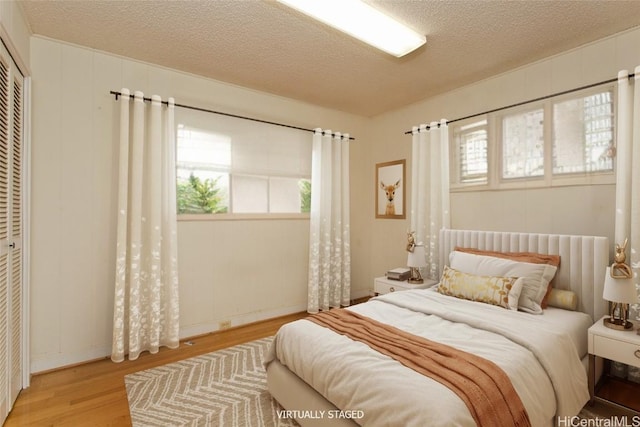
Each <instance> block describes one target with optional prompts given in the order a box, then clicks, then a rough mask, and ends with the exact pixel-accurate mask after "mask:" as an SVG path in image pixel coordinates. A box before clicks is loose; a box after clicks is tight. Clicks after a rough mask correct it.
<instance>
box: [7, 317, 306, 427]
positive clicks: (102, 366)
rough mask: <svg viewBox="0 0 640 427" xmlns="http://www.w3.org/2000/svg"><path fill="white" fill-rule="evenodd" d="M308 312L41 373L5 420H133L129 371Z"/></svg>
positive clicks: (232, 341) (262, 331)
mask: <svg viewBox="0 0 640 427" xmlns="http://www.w3.org/2000/svg"><path fill="white" fill-rule="evenodd" d="M306 315H307V313H298V314H292V315H289V316H283V317H279V318H275V319H270V320H266V321H263V322H257V323H253V324H251V325H245V326H239V327H236V328H231V329H227V330H224V331H218V332H214V333H211V334H208V335H203V336H201V337H196V338H192V339H190V340H186V341H191V342H192V344H191V345H189V344H187V343H186V341H185V342H181V343H180V347H179V348H178V349H176V350H167V349H162V350H161V351H160V352H158V353H157V354H153V355H152V354H148V353H144V354H142V355H141V356H140V357H139V358H138V359H137V360H134V361H128V360H127V361H124V362H122V363H113V362H111V360H109V359H103V360H99V361H96V362H91V363H86V364H82V365H78V366H74V367H70V368H65V369H60V370H56V371H54V372H49V373H44V374H39V375H35V376H34V377H33V378H32V379H31V387H29V388H28V389H26V390H23V391H22V393H21V394H20V396H19V397H18V400H17V401H16V403H15V405H14V407H13V410H12V411H11V414H9V417H8V419H7V421H6V423H5V424H4V426H6V427H12V426H74V427H75V426H87V425H90V426H128V425H130V424H131V420H130V417H129V404H128V403H127V393H126V390H125V387H124V377H125V375H127V374H130V373H133V372H137V371H141V370H144V369H149V368H154V367H156V366H160V365H164V364H167V363H172V362H176V361H178V360H182V359H187V358H189V357H194V356H199V355H201V354H205V353H210V352H212V351H216V350H219V349H221V348H226V347H231V346H234V345H237V344H241V343H244V342H248V341H253V340H256V339H259V338H264V337H268V336H271V335H274V334H275V333H276V331H277V330H278V329H279V328H280V326H282V325H283V324H285V323H288V322H291V321H293V320H297V319H300V318H303V317H305V316H306Z"/></svg>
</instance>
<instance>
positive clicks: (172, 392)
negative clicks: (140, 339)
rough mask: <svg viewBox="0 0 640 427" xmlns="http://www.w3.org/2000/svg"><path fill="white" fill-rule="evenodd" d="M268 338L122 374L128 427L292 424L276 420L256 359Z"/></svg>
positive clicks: (259, 360)
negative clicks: (128, 420) (131, 424)
mask: <svg viewBox="0 0 640 427" xmlns="http://www.w3.org/2000/svg"><path fill="white" fill-rule="evenodd" d="M272 340H273V337H268V338H263V339H260V340H257V341H252V342H248V343H246V344H241V345H237V346H234V347H230V348H227V349H224V350H219V351H215V352H213V353H209V354H205V355H202V356H198V357H194V358H191V359H186V360H182V361H180V362H175V363H171V364H168V365H164V366H160V367H158V368H153V369H148V370H146V371H140V372H136V373H134V374H130V375H127V376H126V377H125V385H126V388H127V398H128V400H129V410H130V412H131V421H132V423H133V426H134V427H142V426H144V427H151V426H158V427H167V426H224V427H227V426H233V427H236V426H237V427H244V426H256V427H259V426H264V427H268V426H278V427H286V426H297V425H298V424H297V423H295V421H293V420H290V419H280V418H278V415H277V411H278V410H281V409H282V407H281V406H280V405H278V403H277V402H276V401H275V400H274V399H273V398H272V397H271V395H270V394H269V392H268V391H267V378H266V373H265V371H264V368H263V367H262V360H263V357H264V355H265V354H266V352H267V350H268V348H269V345H270V343H271V341H272Z"/></svg>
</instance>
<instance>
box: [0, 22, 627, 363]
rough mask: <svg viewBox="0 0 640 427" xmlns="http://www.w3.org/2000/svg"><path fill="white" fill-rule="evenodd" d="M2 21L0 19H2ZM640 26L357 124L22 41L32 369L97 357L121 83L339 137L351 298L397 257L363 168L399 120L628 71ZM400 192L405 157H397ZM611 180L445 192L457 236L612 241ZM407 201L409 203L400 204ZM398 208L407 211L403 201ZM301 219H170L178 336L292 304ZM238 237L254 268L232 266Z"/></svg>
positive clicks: (400, 135)
mask: <svg viewBox="0 0 640 427" xmlns="http://www.w3.org/2000/svg"><path fill="white" fill-rule="evenodd" d="M0 18H1V16H0ZM637 46H640V29H636V30H633V31H628V32H625V33H621V34H619V35H616V36H614V37H610V38H607V39H603V40H601V41H598V42H596V43H592V44H590V45H587V46H584V47H582V48H579V49H575V50H572V51H570V52H566V53H564V54H561V55H557V56H554V57H552V58H549V59H547V60H544V61H540V62H537V63H535V64H531V65H529V66H526V67H522V68H520V69H517V70H514V71H513V72H509V73H505V74H502V75H499V76H495V77H493V78H491V79H487V80H484V81H481V82H478V83H476V84H473V85H469V86H466V87H463V88H460V89H458V90H455V91H451V92H448V93H445V94H443V95H440V96H437V97H433V98H430V99H426V100H424V101H422V102H419V103H417V104H414V105H411V106H408V107H406V108H402V109H399V110H396V111H393V112H389V113H387V114H384V115H381V116H378V117H375V118H373V119H366V118H362V117H358V116H353V115H349V114H345V113H341V112H338V111H333V110H328V109H323V108H319V107H315V106H312V105H308V104H304V103H300V102H296V101H292V100H289V99H284V98H280V97H276V96H272V95H268V94H265V93H260V92H256V91H251V90H247V89H243V88H239V87H236V86H233V85H228V84H223V83H220V82H216V81H212V80H207V79H203V78H199V77H196V76H191V75H187V74H183V73H179V72H176V71H172V70H168V69H164V68H160V67H156V66H153V65H149V64H143V63H140V62H136V61H133V60H129V59H126V58H120V57H115V56H111V55H106V54H103V53H99V52H95V51H92V50H89V49H85V48H79V47H75V46H70V45H66V44H62V43H59V42H56V41H52V40H47V39H42V38H38V37H32V38H31V46H30V49H31V56H30V58H31V68H32V70H33V97H32V99H33V129H32V133H33V136H32V152H33V154H32V158H33V166H32V183H33V184H32V185H33V189H32V192H33V194H32V203H31V209H32V223H31V234H32V241H31V244H32V258H31V266H32V268H31V275H32V277H31V282H32V284H31V295H32V305H31V313H32V317H31V333H32V339H31V346H32V349H31V351H32V360H31V368H32V371H34V372H37V371H41V370H45V369H50V368H54V367H58V366H62V365H66V364H70V363H75V362H81V361H85V360H89V359H92V358H98V357H103V356H105V355H107V354H109V352H110V343H111V315H112V302H113V296H112V288H113V265H114V252H115V251H114V247H115V241H114V237H115V216H114V215H113V211H114V207H115V188H116V174H115V168H116V161H115V158H116V147H117V142H116V141H115V137H114V136H115V134H116V133H115V132H116V129H115V126H116V125H117V121H116V120H114V117H116V116H115V115H114V113H115V112H114V108H115V103H114V102H113V98H112V97H111V96H110V95H109V94H108V92H109V91H110V90H114V89H115V90H118V89H120V88H121V87H123V86H125V87H129V88H130V89H136V90H143V91H145V93H157V94H159V95H161V96H163V97H167V96H173V97H175V98H176V100H177V101H178V102H181V103H185V104H193V105H200V106H204V107H208V108H213V109H220V110H223V111H228V112H232V113H238V114H244V115H249V116H257V117H260V118H265V119H268V120H274V121H282V122H285V123H291V124H295V125H299V126H303V127H311V128H313V127H316V126H321V127H324V128H331V129H333V130H340V131H343V132H344V131H348V132H350V133H351V134H353V135H354V136H356V138H357V141H356V142H355V143H353V144H352V149H351V171H352V172H351V184H352V191H351V194H352V195H351V205H352V209H351V210H352V216H351V231H352V234H351V247H352V278H353V284H352V297H354V298H355V297H359V296H361V295H364V294H366V293H368V291H369V289H370V288H372V282H373V278H374V277H376V276H379V275H382V274H383V273H384V272H385V271H386V270H387V269H389V268H392V267H397V266H400V265H404V264H405V263H406V252H405V251H404V245H405V243H406V231H407V229H408V227H409V220H408V219H407V220H390V219H375V215H374V197H375V183H374V179H375V164H376V163H381V162H387V161H391V160H398V159H407V160H409V159H410V156H411V147H410V145H411V144H410V136H407V135H404V132H405V131H406V130H408V129H410V128H411V126H413V125H416V124H419V123H423V122H430V121H432V120H439V119H440V118H442V117H445V118H449V119H452V118H457V117H462V116H465V115H469V114H474V113H477V112H481V111H484V110H488V109H491V108H496V107H501V106H504V105H508V104H511V103H514V102H519V101H523V100H527V99H531V98H535V97H538V96H541V95H546V94H549V93H553V92H556V91H559V90H564V89H570V88H574V87H577V86H581V85H583V84H587V83H591V82H595V81H600V80H604V79H609V78H613V77H615V76H616V75H617V71H618V70H619V69H622V68H627V69H630V70H632V69H633V68H634V67H635V65H636V64H640V50H638V49H637ZM407 166H408V170H407V178H408V179H409V182H407V190H408V191H407V196H409V195H410V191H409V190H410V188H411V187H410V185H411V183H410V177H411V173H410V172H411V171H410V162H409V161H407ZM613 193H614V188H613V186H583V187H564V188H556V189H548V190H539V189H535V190H534V189H530V190H525V191H518V192H484V193H455V194H453V195H452V225H453V226H454V227H457V228H476V229H488V230H500V229H502V230H505V229H508V230H511V231H530V232H558V233H573V234H602V235H606V236H609V237H610V238H612V235H613V199H614V194H613ZM407 202H408V203H409V202H410V200H407ZM408 206H409V205H407V207H408ZM307 226H308V222H307V221H304V220H275V221H209V222H180V224H179V227H178V233H179V236H178V237H179V257H180V259H179V262H180V282H181V291H180V296H181V300H182V305H181V323H182V332H183V336H186V335H191V334H194V333H201V332H206V331H211V330H214V329H216V328H217V327H218V324H219V322H220V321H222V320H231V321H232V323H233V324H239V323H244V322H249V321H253V320H257V319H261V318H265V317H270V316H273V315H278V314H283V313H285V312H291V311H298V310H303V309H304V307H305V306H306V284H305V281H306V263H307V243H308V242H307V238H308V237H307V232H306V228H307ZM247 242H254V243H255V245H254V246H251V247H250V248H251V249H250V251H253V253H252V254H251V253H250V255H252V257H253V259H254V260H255V261H254V262H252V263H251V264H250V265H248V264H245V263H243V262H242V258H241V256H244V254H245V253H246V249H247Z"/></svg>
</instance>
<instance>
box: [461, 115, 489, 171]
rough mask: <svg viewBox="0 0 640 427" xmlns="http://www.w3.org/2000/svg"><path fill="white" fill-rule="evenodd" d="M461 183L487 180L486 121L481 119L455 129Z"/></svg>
mask: <svg viewBox="0 0 640 427" xmlns="http://www.w3.org/2000/svg"><path fill="white" fill-rule="evenodd" d="M455 135H456V148H457V150H458V159H459V171H460V172H459V180H460V182H462V183H474V182H475V183H481V182H485V183H486V182H487V171H488V164H487V121H486V120H481V121H477V122H474V123H470V124H467V125H462V126H459V127H457V128H456V129H455Z"/></svg>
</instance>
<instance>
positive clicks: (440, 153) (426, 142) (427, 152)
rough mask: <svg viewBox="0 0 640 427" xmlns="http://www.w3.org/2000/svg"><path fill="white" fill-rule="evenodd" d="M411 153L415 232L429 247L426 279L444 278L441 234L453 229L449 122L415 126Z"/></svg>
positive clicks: (418, 241)
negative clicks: (441, 276)
mask: <svg viewBox="0 0 640 427" xmlns="http://www.w3.org/2000/svg"><path fill="white" fill-rule="evenodd" d="M412 134H413V141H412V153H411V230H410V231H413V232H415V233H416V236H415V241H416V243H418V244H424V245H425V252H426V256H427V260H426V261H427V267H426V272H425V276H426V277H429V278H430V279H434V280H438V279H439V278H440V270H439V261H440V260H439V259H438V234H439V233H440V230H441V229H443V228H450V226H451V223H450V222H451V221H450V214H449V128H448V126H447V121H446V120H445V119H442V120H441V121H440V123H438V122H432V123H431V124H430V125H426V124H422V125H420V126H414V127H413V131H412Z"/></svg>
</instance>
